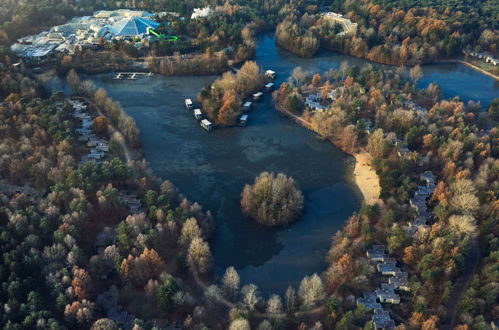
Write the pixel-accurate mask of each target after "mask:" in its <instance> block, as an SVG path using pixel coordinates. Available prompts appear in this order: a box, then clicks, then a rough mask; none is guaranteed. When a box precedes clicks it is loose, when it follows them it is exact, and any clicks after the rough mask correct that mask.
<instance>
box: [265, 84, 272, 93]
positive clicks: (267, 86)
mask: <svg viewBox="0 0 499 330" xmlns="http://www.w3.org/2000/svg"><path fill="white" fill-rule="evenodd" d="M273 89H274V83H268V84H267V85H265V90H266V91H267V92H270V91H271V90H273Z"/></svg>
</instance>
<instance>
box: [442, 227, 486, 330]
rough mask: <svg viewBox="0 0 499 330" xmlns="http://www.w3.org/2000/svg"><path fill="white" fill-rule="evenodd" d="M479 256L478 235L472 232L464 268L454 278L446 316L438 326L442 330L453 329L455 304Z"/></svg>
mask: <svg viewBox="0 0 499 330" xmlns="http://www.w3.org/2000/svg"><path fill="white" fill-rule="evenodd" d="M480 257H481V254H480V243H479V240H478V235H477V234H474V235H473V237H472V238H471V242H470V254H469V255H468V256H467V258H466V262H465V270H464V271H463V273H462V274H461V275H460V276H459V278H458V279H457V280H456V282H455V284H454V287H453V289H452V293H451V294H450V296H449V300H448V301H447V304H446V308H447V317H446V318H445V319H444V320H443V322H442V323H441V327H440V328H441V329H442V330H452V329H454V323H455V322H456V314H457V305H458V304H459V301H460V300H461V296H462V295H463V294H464V293H465V292H466V290H467V289H468V287H469V285H470V283H471V280H472V279H473V275H475V272H476V270H477V267H478V263H479V261H480Z"/></svg>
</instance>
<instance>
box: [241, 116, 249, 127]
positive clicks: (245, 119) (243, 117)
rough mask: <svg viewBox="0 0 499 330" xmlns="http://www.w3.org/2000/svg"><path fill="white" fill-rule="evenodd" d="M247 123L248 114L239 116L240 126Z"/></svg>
mask: <svg viewBox="0 0 499 330" xmlns="http://www.w3.org/2000/svg"><path fill="white" fill-rule="evenodd" d="M247 123H248V115H242V116H241V117H240V118H239V126H246V124H247Z"/></svg>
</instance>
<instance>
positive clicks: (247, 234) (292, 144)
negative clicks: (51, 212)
mask: <svg viewBox="0 0 499 330" xmlns="http://www.w3.org/2000/svg"><path fill="white" fill-rule="evenodd" d="M256 61H257V63H258V64H259V65H260V66H261V67H262V68H263V69H272V70H274V71H276V72H277V75H278V78H277V79H276V85H277V86H279V85H280V84H281V83H282V82H283V81H285V80H286V79H287V78H288V77H289V76H290V75H291V73H292V71H293V69H294V68H295V67H296V66H301V67H302V68H303V69H304V70H308V71H312V72H321V73H322V72H325V71H327V70H329V69H332V68H338V67H339V66H340V65H341V63H342V62H345V61H346V62H347V63H349V64H350V65H363V64H364V63H365V62H366V61H364V60H361V59H356V58H352V57H348V56H343V55H339V54H336V53H332V52H325V51H324V52H320V53H319V54H318V56H317V57H315V58H312V59H301V58H298V57H296V56H294V55H292V54H290V53H289V52H286V51H283V50H281V49H279V48H278V47H276V45H275V42H274V38H273V36H272V35H271V34H263V35H261V36H260V37H259V39H258V48H257V53H256ZM423 73H424V76H423V78H422V79H421V80H420V81H419V86H420V87H426V85H428V84H429V83H430V82H436V83H437V84H439V85H441V86H442V93H443V96H444V97H453V96H456V95H458V96H460V98H461V99H463V100H465V101H467V100H469V99H474V100H479V101H481V102H482V104H484V105H487V104H488V103H489V102H490V101H491V100H492V99H493V98H494V97H497V96H498V94H499V85H498V84H497V82H495V81H494V80H493V79H491V78H489V77H487V76H484V75H482V74H480V73H478V72H476V71H473V70H471V69H469V68H467V67H465V66H464V65H460V64H438V65H431V66H424V67H423ZM86 78H90V79H92V80H93V81H94V83H95V84H96V85H97V86H99V87H103V88H105V89H106V90H107V92H108V94H109V95H110V96H111V97H112V98H114V99H115V100H117V101H119V102H120V103H121V104H122V105H123V108H124V109H125V110H126V112H127V113H128V114H130V115H131V116H132V117H133V118H134V119H135V121H136V122H137V125H138V127H139V128H140V130H141V139H142V142H143V149H144V153H145V157H146V159H147V160H148V161H149V162H150V164H151V166H152V168H153V169H154V170H155V172H156V173H157V174H158V175H159V176H161V177H163V178H167V179H169V180H171V181H172V182H173V183H174V184H175V185H176V186H177V187H178V188H179V189H180V190H181V191H182V192H183V193H184V194H185V195H186V196H187V197H188V198H189V199H190V200H192V201H197V202H199V203H200V204H202V205H203V206H204V208H205V209H209V210H211V211H212V212H213V214H214V215H215V219H216V233H215V235H214V237H213V238H212V240H211V241H210V245H211V247H212V250H213V254H214V259H215V273H216V274H217V275H218V276H221V275H222V274H223V272H224V271H225V269H226V267H228V266H234V267H236V269H237V270H238V272H239V274H240V275H241V279H242V282H243V284H244V283H255V284H257V285H258V287H259V288H260V291H261V292H262V293H263V294H264V295H267V294H269V293H274V292H275V293H283V292H284V290H285V289H286V288H287V287H288V285H294V286H297V285H298V284H299V281H300V280H301V279H302V278H303V277H304V276H305V275H309V274H312V273H314V272H321V271H323V270H324V267H325V261H324V257H325V254H326V252H327V250H328V248H329V246H330V242H331V236H332V235H334V233H335V232H336V231H337V230H338V229H340V228H341V227H342V226H343V224H344V221H345V220H346V219H347V218H348V216H349V215H351V214H352V213H353V212H355V211H357V210H358V209H359V207H360V205H361V196H360V193H359V191H358V189H357V187H356V186H355V185H354V184H353V183H352V180H351V173H352V170H353V159H352V158H351V157H349V156H347V155H345V154H344V153H343V152H341V151H339V150H338V149H337V148H335V147H334V146H332V145H331V144H330V143H329V142H325V141H323V140H321V139H319V138H317V136H316V135H315V134H314V133H312V132H309V131H307V130H306V129H304V128H302V127H300V126H298V125H297V124H295V123H294V122H292V121H290V120H289V119H287V118H285V117H283V116H282V115H280V114H279V113H278V112H277V111H275V110H274V108H273V105H272V104H271V100H270V95H268V94H267V95H265V98H264V100H263V101H262V102H260V103H258V104H257V105H256V107H255V108H254V109H253V110H252V111H251V112H250V114H249V124H248V126H247V127H245V128H239V127H237V128H230V129H220V130H216V131H213V132H211V133H206V132H204V131H203V130H202V129H201V128H200V127H199V125H198V122H197V121H196V120H195V119H194V117H193V115H192V113H191V112H188V111H186V110H185V109H184V107H183V100H184V99H185V98H193V99H194V98H195V96H196V94H197V92H199V91H200V90H201V88H202V87H203V86H205V85H207V84H209V83H210V82H211V81H212V80H213V79H215V77H163V76H155V77H152V78H150V77H141V78H139V79H138V80H136V81H127V80H119V81H116V80H112V75H110V74H103V75H95V76H90V77H86ZM57 85H58V84H53V87H54V88H58V86H57ZM59 87H61V88H63V87H62V86H61V85H59ZM262 171H274V172H284V173H285V174H287V175H290V176H292V177H293V178H294V179H295V180H296V181H297V183H298V184H299V185H300V187H301V189H302V191H303V193H304V195H305V198H306V207H305V209H304V213H303V216H302V217H301V219H299V221H298V222H296V223H294V224H292V225H290V226H288V227H284V228H280V229H267V228H263V227H261V226H259V225H257V224H255V223H254V222H252V221H251V220H249V219H246V218H245V217H244V216H243V215H242V214H241V211H240V204H239V198H240V193H241V191H242V189H243V186H244V185H245V184H248V183H251V182H253V180H254V178H255V176H257V175H258V174H259V173H260V172H262Z"/></svg>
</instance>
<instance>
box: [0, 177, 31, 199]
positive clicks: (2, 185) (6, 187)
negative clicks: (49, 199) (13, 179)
mask: <svg viewBox="0 0 499 330" xmlns="http://www.w3.org/2000/svg"><path fill="white" fill-rule="evenodd" d="M0 194H3V195H6V196H8V197H11V196H14V195H17V194H24V195H26V196H28V197H31V198H33V199H38V198H39V197H40V195H39V194H38V192H37V191H36V189H34V188H33V187H32V186H31V185H30V184H27V183H26V184H24V185H23V186H16V185H13V184H10V183H7V182H6V181H5V180H0Z"/></svg>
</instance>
